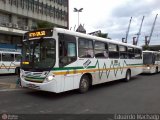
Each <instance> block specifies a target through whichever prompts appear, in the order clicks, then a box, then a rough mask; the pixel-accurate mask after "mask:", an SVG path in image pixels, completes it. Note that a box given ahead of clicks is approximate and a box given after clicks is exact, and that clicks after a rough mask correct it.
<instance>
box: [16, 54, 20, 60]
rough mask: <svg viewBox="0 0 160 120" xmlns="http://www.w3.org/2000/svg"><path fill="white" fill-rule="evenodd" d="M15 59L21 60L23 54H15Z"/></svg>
mask: <svg viewBox="0 0 160 120" xmlns="http://www.w3.org/2000/svg"><path fill="white" fill-rule="evenodd" d="M15 61H16V62H20V61H21V55H20V54H15Z"/></svg>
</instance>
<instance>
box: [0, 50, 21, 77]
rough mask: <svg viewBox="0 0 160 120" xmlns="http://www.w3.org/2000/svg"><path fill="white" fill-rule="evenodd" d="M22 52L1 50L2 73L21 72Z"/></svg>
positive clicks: (0, 67)
mask: <svg viewBox="0 0 160 120" xmlns="http://www.w3.org/2000/svg"><path fill="white" fill-rule="evenodd" d="M20 60H21V52H19V51H16V50H8V49H3V50H2V49H1V50H0V74H10V73H16V74H18V73H19V69H20Z"/></svg>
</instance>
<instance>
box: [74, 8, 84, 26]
mask: <svg viewBox="0 0 160 120" xmlns="http://www.w3.org/2000/svg"><path fill="white" fill-rule="evenodd" d="M82 10H83V8H80V9H77V8H74V12H77V13H78V27H79V12H82Z"/></svg>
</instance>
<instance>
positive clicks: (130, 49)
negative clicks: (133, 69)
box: [128, 47, 135, 59]
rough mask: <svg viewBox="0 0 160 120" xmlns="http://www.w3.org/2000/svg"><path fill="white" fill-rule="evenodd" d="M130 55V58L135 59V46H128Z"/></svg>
mask: <svg viewBox="0 0 160 120" xmlns="http://www.w3.org/2000/svg"><path fill="white" fill-rule="evenodd" d="M128 57H129V59H134V58H135V54H134V48H132V47H128Z"/></svg>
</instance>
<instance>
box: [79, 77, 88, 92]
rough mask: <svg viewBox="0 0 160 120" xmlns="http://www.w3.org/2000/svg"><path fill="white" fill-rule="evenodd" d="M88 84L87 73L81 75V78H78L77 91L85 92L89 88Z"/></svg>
mask: <svg viewBox="0 0 160 120" xmlns="http://www.w3.org/2000/svg"><path fill="white" fill-rule="evenodd" d="M89 86H90V83H89V78H88V76H87V75H83V76H82V77H81V80H80V83H79V92H80V93H85V92H87V91H88V89H89Z"/></svg>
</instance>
